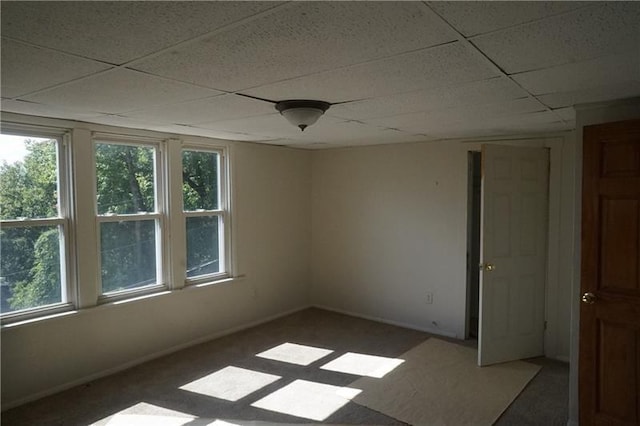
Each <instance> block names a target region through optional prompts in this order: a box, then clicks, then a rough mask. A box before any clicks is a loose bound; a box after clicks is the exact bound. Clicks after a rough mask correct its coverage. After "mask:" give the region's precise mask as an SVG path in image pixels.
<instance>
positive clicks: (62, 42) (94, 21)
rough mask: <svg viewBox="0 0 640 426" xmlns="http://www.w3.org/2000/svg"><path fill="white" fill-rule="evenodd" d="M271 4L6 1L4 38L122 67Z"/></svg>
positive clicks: (4, 7)
mask: <svg viewBox="0 0 640 426" xmlns="http://www.w3.org/2000/svg"><path fill="white" fill-rule="evenodd" d="M276 5H277V3H273V2H204V1H203V2H199V1H193V2H168V1H167V2H144V1H141V2H129V1H126V2H125V1H123V2H117V1H111V2H106V1H105V2H100V1H91V2H79V1H74V2H42V1H41V2H21V1H17V2H7V1H4V2H2V5H1V7H2V34H3V35H5V36H10V37H12V38H15V39H19V40H25V41H28V42H31V43H34V44H38V45H40V46H46V47H51V48H55V49H58V50H61V51H65V52H70V53H75V54H77V55H81V56H85V57H87V58H93V59H98V60H102V61H106V62H109V63H113V64H121V63H124V62H127V61H130V60H132V59H135V58H137V57H140V56H143V55H147V54H149V53H152V52H155V51H157V50H160V49H162V48H165V47H168V46H171V45H173V44H176V43H178V42H180V41H183V40H186V39H189V38H192V37H196V36H199V35H201V34H205V33H207V32H210V31H212V30H215V29H217V28H220V27H222V26H224V25H227V24H230V23H232V22H234V21H238V20H240V19H242V18H245V17H248V16H251V15H253V14H256V13H258V12H260V11H263V10H266V9H268V8H272V7H274V6H276Z"/></svg>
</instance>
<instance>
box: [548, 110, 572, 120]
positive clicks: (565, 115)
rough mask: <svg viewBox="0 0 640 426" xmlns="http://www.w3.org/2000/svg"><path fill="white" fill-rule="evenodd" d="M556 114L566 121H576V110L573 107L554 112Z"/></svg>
mask: <svg viewBox="0 0 640 426" xmlns="http://www.w3.org/2000/svg"><path fill="white" fill-rule="evenodd" d="M553 112H554V114H556V115H558V116H559V117H560V118H562V119H563V120H566V121H575V119H576V110H575V108H573V107H567V108H558V109H554V110H553Z"/></svg>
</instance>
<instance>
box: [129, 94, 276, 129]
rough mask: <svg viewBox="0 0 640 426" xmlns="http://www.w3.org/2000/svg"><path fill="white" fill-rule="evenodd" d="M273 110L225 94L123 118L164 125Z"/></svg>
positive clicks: (208, 120) (247, 115)
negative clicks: (144, 120) (139, 119)
mask: <svg viewBox="0 0 640 426" xmlns="http://www.w3.org/2000/svg"><path fill="white" fill-rule="evenodd" d="M274 111H275V108H274V105H273V104H272V103H269V102H264V101H259V100H256V99H250V98H246V97H243V96H238V95H233V94H226V95H220V96H214V97H211V98H206V99H198V100H195V101H187V102H181V103H177V104H171V105H165V106H161V107H154V108H148V109H144V110H142V111H136V112H134V113H129V114H127V116H128V117H132V118H142V119H146V120H149V121H153V122H157V123H165V124H166V123H172V124H198V123H213V122H215V121H223V120H231V119H234V118H242V117H252V116H255V115H264V114H272V113H273V112H274Z"/></svg>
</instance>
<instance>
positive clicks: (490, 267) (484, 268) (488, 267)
mask: <svg viewBox="0 0 640 426" xmlns="http://www.w3.org/2000/svg"><path fill="white" fill-rule="evenodd" d="M494 269H496V265H494V264H493V263H481V264H480V270H481V271H487V272H491V271H493V270H494Z"/></svg>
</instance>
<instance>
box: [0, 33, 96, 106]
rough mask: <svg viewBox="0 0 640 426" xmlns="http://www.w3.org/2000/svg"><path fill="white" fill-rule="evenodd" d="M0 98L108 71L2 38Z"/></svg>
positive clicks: (70, 57)
mask: <svg viewBox="0 0 640 426" xmlns="http://www.w3.org/2000/svg"><path fill="white" fill-rule="evenodd" d="M1 54H2V59H1V61H0V63H1V64H2V73H1V76H2V96H4V97H7V98H13V97H18V96H20V95H24V94H26V93H30V92H33V91H36V90H40V89H44V88H46V87H49V86H53V85H55V84H59V83H63V82H65V81H70V80H73V79H76V78H79V77H82V76H85V75H90V74H93V73H96V72H98V71H102V70H105V69H107V68H109V66H108V65H105V64H102V63H99V62H93V61H90V60H87V59H82V58H78V57H75V56H69V55H65V54H62V53H58V52H55V51H51V50H47V49H42V48H39V47H32V46H29V45H26V44H24V43H20V42H17V41H13V40H7V39H5V38H3V39H2V51H1Z"/></svg>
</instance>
